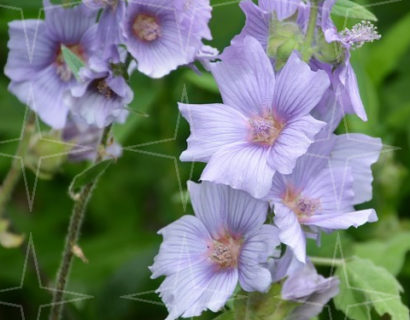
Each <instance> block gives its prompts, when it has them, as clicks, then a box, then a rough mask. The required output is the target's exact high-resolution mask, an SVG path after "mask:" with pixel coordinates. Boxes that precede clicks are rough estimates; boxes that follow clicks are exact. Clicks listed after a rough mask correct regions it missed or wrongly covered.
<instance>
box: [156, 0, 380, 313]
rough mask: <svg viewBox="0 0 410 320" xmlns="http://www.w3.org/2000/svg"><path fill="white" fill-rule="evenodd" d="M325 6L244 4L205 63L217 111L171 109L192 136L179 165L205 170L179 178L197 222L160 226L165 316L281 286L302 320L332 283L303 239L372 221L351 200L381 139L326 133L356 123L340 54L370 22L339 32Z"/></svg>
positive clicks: (369, 30)
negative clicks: (218, 50) (233, 27)
mask: <svg viewBox="0 0 410 320" xmlns="http://www.w3.org/2000/svg"><path fill="white" fill-rule="evenodd" d="M333 4H334V1H333V0H325V1H311V2H308V3H306V2H304V1H300V0H289V1H280V0H259V4H258V5H256V4H254V3H253V2H252V1H250V0H244V1H242V2H241V3H240V7H241V8H242V9H243V11H244V13H245V15H246V23H245V26H244V28H243V30H242V32H241V33H240V34H239V35H237V36H236V37H235V38H234V39H233V40H232V42H231V45H230V46H229V47H228V48H226V49H225V50H224V52H223V53H222V54H221V55H219V56H218V59H217V60H214V61H212V62H210V63H208V64H207V65H206V67H207V69H208V70H209V71H210V72H211V73H212V75H213V76H214V78H215V80H216V82H217V84H218V87H219V89H220V92H221V96H222V103H215V104H202V105H195V104H185V103H180V104H179V109H180V111H181V113H182V115H183V116H184V118H185V119H186V120H187V121H188V122H189V124H190V128H191V135H190V137H189V138H188V140H187V143H188V148H187V150H185V151H184V152H183V153H182V155H181V160H182V161H199V162H204V163H206V166H205V169H204V171H203V173H202V176H201V180H202V183H201V184H194V183H192V182H190V183H189V192H190V196H191V200H192V206H193V209H194V212H195V216H184V217H182V218H181V219H180V220H178V221H176V222H174V223H172V224H171V225H169V226H168V227H166V228H164V229H162V230H161V231H160V234H161V235H162V236H163V237H164V242H163V244H162V246H161V249H160V252H159V254H158V256H157V257H156V258H155V262H154V265H153V266H152V267H151V270H152V272H153V277H154V278H156V277H158V276H161V275H162V276H166V279H165V281H164V282H163V284H162V285H161V287H160V288H159V289H158V292H159V293H160V296H161V297H162V299H163V301H164V303H165V304H166V306H167V307H168V309H169V313H170V314H169V317H168V319H176V318H178V317H180V316H182V317H193V316H198V315H200V314H201V312H202V311H204V310H206V309H209V310H212V311H218V310H220V309H221V308H222V307H223V306H224V305H225V303H226V302H227V300H228V299H229V298H230V297H231V296H232V295H233V292H234V289H235V287H236V286H237V284H238V283H239V286H240V287H241V289H242V290H244V291H247V292H252V291H259V292H267V291H268V290H269V287H270V285H271V284H273V283H275V282H278V281H280V280H282V279H284V278H286V281H285V282H284V283H283V287H282V298H283V299H285V300H292V301H296V302H297V303H299V306H298V307H297V308H295V309H293V310H292V314H289V315H288V317H289V319H290V318H292V319H293V318H294V319H310V318H311V317H314V316H316V315H318V313H319V312H320V311H321V309H322V307H323V305H324V304H326V303H327V302H328V300H329V299H330V298H332V297H333V296H335V295H336V294H337V292H338V280H337V278H334V277H331V278H328V279H325V278H323V277H322V276H320V275H318V274H317V272H316V270H315V269H314V266H313V265H312V263H311V262H310V260H309V257H308V254H307V252H306V243H307V241H308V239H313V240H315V241H316V242H317V244H320V239H321V234H322V232H325V233H330V232H333V231H335V230H342V229H347V228H350V227H356V228H357V227H359V226H361V225H363V224H365V223H368V222H375V221H377V215H376V213H375V211H374V210H373V209H365V210H360V211H356V210H355V205H358V204H361V203H364V202H367V201H369V200H370V199H371V198H372V180H373V178H372V172H371V166H372V164H374V163H375V162H376V161H377V159H378V157H379V155H380V152H381V148H382V143H381V140H380V139H378V138H372V137H369V136H366V135H363V134H342V135H336V134H334V133H333V132H334V131H335V129H336V128H337V127H338V125H339V123H340V121H341V119H342V118H343V116H344V115H345V114H346V113H355V114H357V115H358V116H359V117H360V118H361V119H363V120H366V113H365V109H364V107H363V104H362V101H361V99H360V95H359V90H358V86H357V80H356V76H355V74H354V71H353V68H352V66H351V64H350V62H349V57H350V50H351V49H354V48H357V47H359V46H361V45H362V44H363V43H365V42H368V41H373V40H375V39H378V38H379V36H378V35H377V34H376V33H375V29H374V28H373V27H372V26H371V25H370V24H369V23H368V22H363V23H362V24H360V25H358V26H355V27H354V28H353V29H352V30H349V31H346V30H345V31H343V32H340V33H339V32H338V31H337V30H336V28H335V26H334V25H333V22H332V20H331V18H330V10H331V8H332V6H333ZM315 10H316V14H314V11H315ZM316 17H317V18H316ZM312 19H316V20H313V21H312ZM309 25H313V27H314V32H313V33H312V31H309V29H311V28H309V27H308V26H309ZM309 32H310V34H309ZM330 48H334V50H333V51H331V50H330ZM268 221H271V222H270V223H269V222H268ZM279 244H281V245H282V248H283V247H285V251H284V252H283V251H282V252H281V250H280V247H279V246H278V245H279Z"/></svg>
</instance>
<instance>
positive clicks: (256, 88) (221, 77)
mask: <svg viewBox="0 0 410 320" xmlns="http://www.w3.org/2000/svg"><path fill="white" fill-rule="evenodd" d="M221 59H222V62H218V63H215V64H211V66H210V67H211V71H212V73H213V75H214V77H215V79H216V81H217V82H218V85H219V88H220V90H221V94H222V99H223V102H224V104H206V105H190V104H182V103H181V104H179V108H180V110H181V112H182V115H183V116H184V117H185V118H186V119H187V120H188V121H189V123H190V126H191V136H190V137H189V139H188V149H187V150H186V151H184V153H183V154H182V155H181V160H182V161H201V162H207V163H208V164H207V166H206V168H205V171H204V172H203V174H202V177H201V179H202V180H207V181H213V182H216V183H223V184H228V185H230V186H231V187H233V188H235V189H241V190H245V191H247V192H249V193H250V194H252V195H253V196H254V197H256V198H261V197H263V196H265V195H266V194H267V193H268V192H269V190H270V188H271V185H272V177H273V175H274V173H275V172H276V171H278V172H280V173H283V174H289V173H291V172H292V170H293V168H294V166H295V163H296V160H297V159H298V158H299V157H300V156H302V155H303V154H304V153H305V152H306V151H307V149H308V147H309V145H310V144H311V143H312V141H313V138H314V136H315V134H316V133H317V132H318V131H319V130H320V129H321V128H322V127H323V126H324V125H325V123H324V122H320V121H317V120H316V119H314V118H313V117H312V116H310V115H309V112H310V111H311V110H312V109H313V108H314V107H315V106H316V104H317V103H318V102H319V100H320V99H321V97H322V95H323V93H324V92H325V90H326V89H327V87H328V85H329V81H328V77H327V76H326V74H325V73H324V72H322V71H319V72H313V71H311V70H310V68H309V66H308V65H307V64H305V63H304V62H302V61H301V60H300V59H299V58H298V56H297V54H295V53H294V54H292V56H291V57H290V58H289V61H288V63H287V64H286V66H285V67H284V68H283V69H282V71H281V73H280V74H279V75H277V76H275V74H274V72H273V68H272V65H271V63H270V61H269V59H268V57H267V56H266V54H265V52H264V50H263V48H262V47H261V45H260V44H259V43H258V41H257V40H256V39H254V38H252V37H247V38H245V39H244V41H243V42H239V41H237V42H235V43H234V44H233V45H232V46H231V47H229V48H227V49H226V50H225V52H224V53H223V54H222V55H221Z"/></svg>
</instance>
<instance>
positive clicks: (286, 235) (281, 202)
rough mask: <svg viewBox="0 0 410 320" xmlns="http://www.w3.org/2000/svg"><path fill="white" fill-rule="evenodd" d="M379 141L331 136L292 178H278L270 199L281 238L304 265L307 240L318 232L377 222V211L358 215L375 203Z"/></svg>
mask: <svg viewBox="0 0 410 320" xmlns="http://www.w3.org/2000/svg"><path fill="white" fill-rule="evenodd" d="M380 150H381V142H380V139H375V138H370V137H367V136H364V135H342V136H333V137H331V138H330V139H328V140H325V141H323V142H317V143H315V144H313V145H312V146H311V147H310V149H309V152H308V153H307V154H306V155H305V156H303V157H302V158H300V159H299V160H298V163H297V165H296V167H295V170H294V171H293V172H292V174H290V175H280V174H276V175H275V177H274V178H273V186H272V190H271V192H270V193H269V196H268V198H269V199H270V200H271V203H272V205H273V207H274V211H275V218H274V222H275V225H276V226H277V227H278V228H279V230H280V239H281V241H282V242H283V243H285V244H286V245H288V246H289V247H290V248H291V249H292V250H293V252H294V253H295V255H296V258H297V259H298V260H300V261H302V262H305V261H306V238H307V237H309V238H315V239H316V240H318V237H319V235H320V233H319V232H320V231H321V230H322V231H326V232H331V231H333V230H338V229H347V228H349V227H352V226H354V227H358V226H360V225H363V224H365V223H367V222H374V221H377V216H376V213H375V211H374V210H373V209H368V210H362V211H354V207H353V206H354V205H356V204H358V203H360V202H363V201H367V200H369V199H370V198H371V182H372V172H371V168H370V167H371V165H372V164H373V163H374V162H376V161H377V159H378V157H379V154H380Z"/></svg>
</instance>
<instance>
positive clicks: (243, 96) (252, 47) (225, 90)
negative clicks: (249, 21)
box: [211, 37, 275, 117]
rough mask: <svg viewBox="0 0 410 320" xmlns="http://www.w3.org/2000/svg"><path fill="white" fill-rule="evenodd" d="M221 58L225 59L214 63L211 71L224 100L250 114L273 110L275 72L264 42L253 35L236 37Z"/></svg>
mask: <svg viewBox="0 0 410 320" xmlns="http://www.w3.org/2000/svg"><path fill="white" fill-rule="evenodd" d="M221 59H222V62H217V63H213V64H211V71H212V74H213V75H214V77H215V79H216V81H217V83H218V86H219V89H220V91H221V95H222V99H223V101H224V104H226V105H228V106H231V107H233V108H236V109H237V110H239V111H240V112H242V113H243V114H244V115H247V116H248V117H252V116H255V115H263V114H264V113H266V112H267V111H270V110H271V106H272V99H273V93H274V85H275V76H274V73H273V67H272V65H271V63H270V61H269V58H268V57H267V55H266V53H265V51H264V50H263V48H262V46H261V44H260V43H259V42H258V41H257V40H256V39H254V38H252V37H246V38H245V39H244V40H243V41H235V42H234V43H233V44H232V45H231V46H230V47H228V48H227V49H225V51H224V52H223V54H222V55H221ZM256 61H257V62H258V63H255V62H256Z"/></svg>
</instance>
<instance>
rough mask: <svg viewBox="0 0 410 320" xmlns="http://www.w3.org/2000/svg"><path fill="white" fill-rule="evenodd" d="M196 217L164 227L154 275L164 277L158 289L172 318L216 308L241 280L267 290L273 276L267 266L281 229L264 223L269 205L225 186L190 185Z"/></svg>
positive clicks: (242, 283) (253, 288)
mask: <svg viewBox="0 0 410 320" xmlns="http://www.w3.org/2000/svg"><path fill="white" fill-rule="evenodd" d="M188 188H189V191H190V195H191V200H192V205H193V208H194V211H195V216H184V217H182V218H181V219H179V220H178V221H176V222H174V223H172V224H171V225H169V226H167V227H165V228H164V229H162V230H161V231H160V232H159V233H160V234H162V236H163V237H164V242H163V244H162V245H161V248H160V252H159V254H158V255H157V256H156V258H155V262H154V265H153V266H152V267H151V271H152V272H153V275H152V277H153V278H157V277H159V276H162V275H164V276H166V279H165V280H164V282H163V283H162V285H161V286H160V288H159V289H158V292H159V293H160V295H161V297H162V299H163V301H164V303H165V305H166V306H167V308H168V310H169V316H168V318H167V319H168V320H170V319H176V318H178V317H180V316H182V317H184V318H189V317H194V316H198V315H200V314H201V312H202V311H204V310H205V309H210V310H212V311H215V312H216V311H218V310H219V309H221V308H222V307H223V306H224V305H225V303H226V301H227V300H228V298H229V297H230V296H231V295H232V294H233V292H234V289H235V287H236V285H237V283H238V281H239V284H240V286H241V287H242V289H244V290H245V291H261V292H265V291H267V290H268V289H269V286H270V284H271V274H270V272H269V271H268V269H267V268H265V267H264V266H263V264H265V263H266V262H267V260H268V257H269V255H270V254H271V253H272V252H273V251H274V249H275V247H276V246H277V245H279V240H278V237H277V230H276V228H275V227H273V226H272V225H268V224H264V222H265V220H266V216H267V210H268V205H267V203H265V202H263V201H259V200H256V199H253V198H252V197H250V196H249V195H248V194H246V193H245V192H242V191H238V190H234V189H231V188H229V187H228V186H224V185H217V184H213V183H208V182H203V183H202V184H195V183H191V182H190V183H189V184H188Z"/></svg>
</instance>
